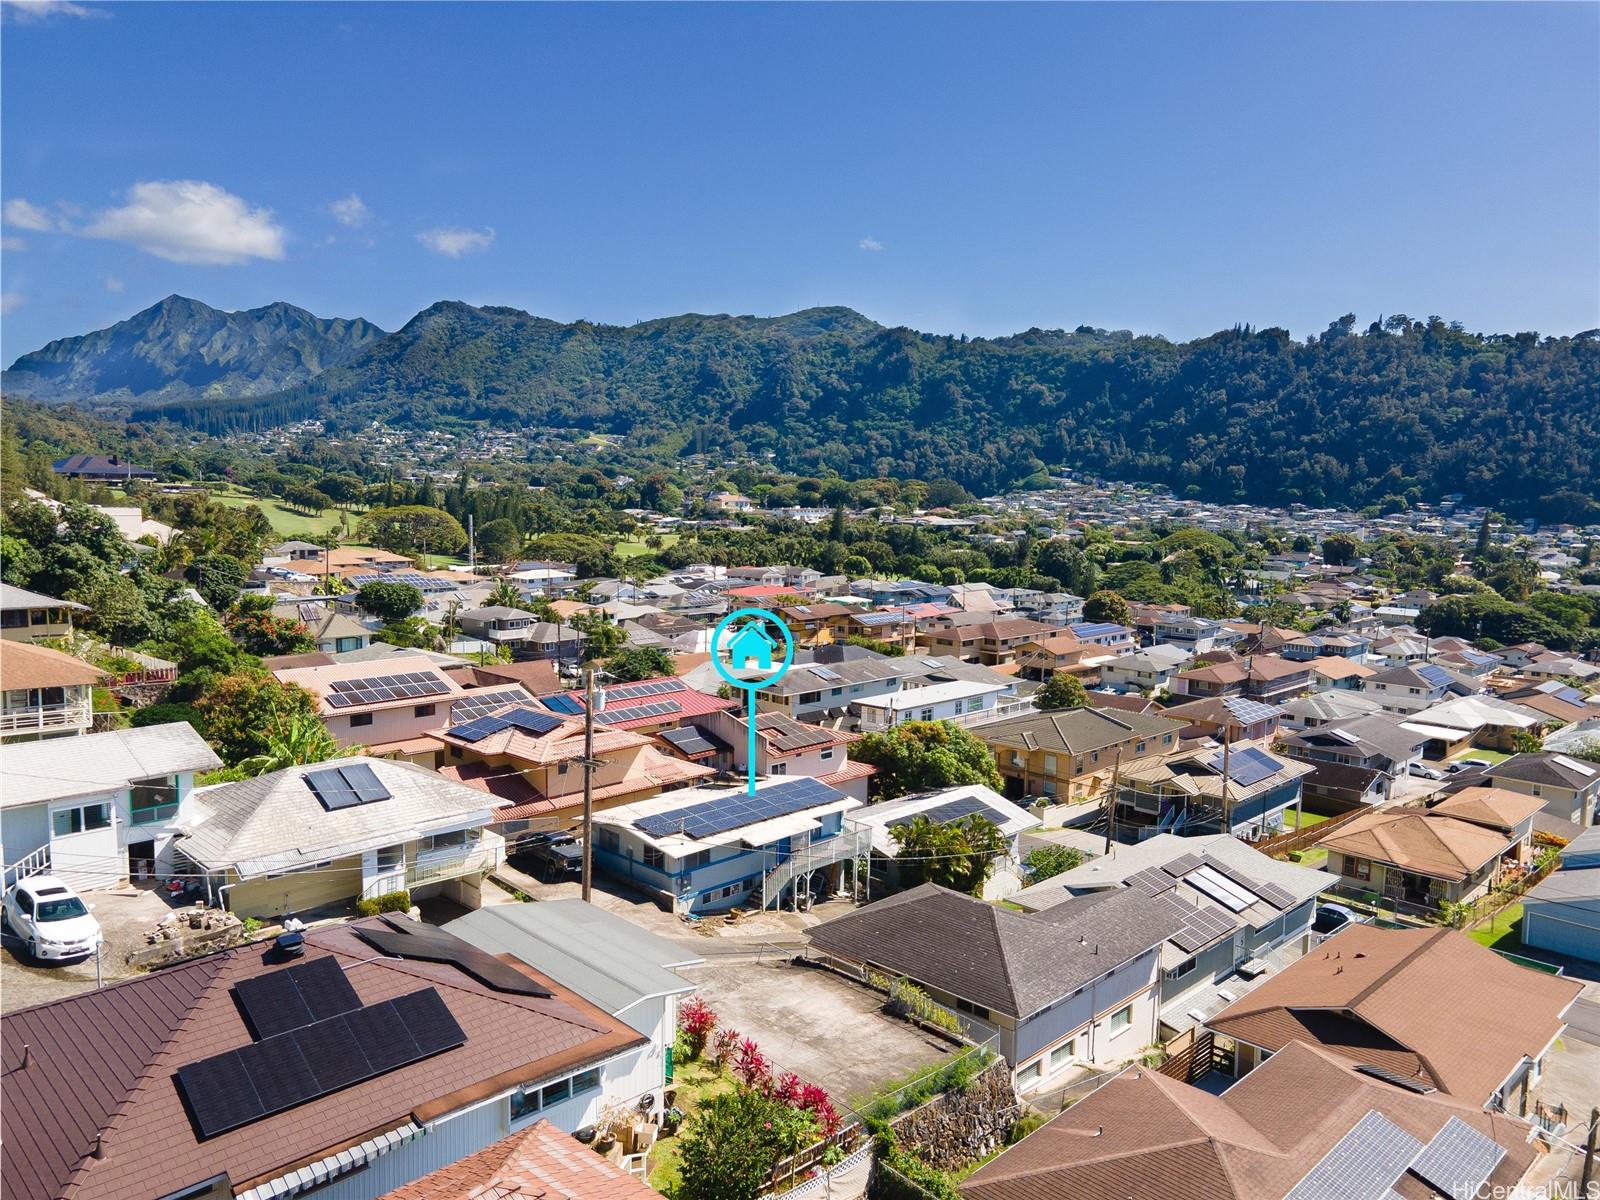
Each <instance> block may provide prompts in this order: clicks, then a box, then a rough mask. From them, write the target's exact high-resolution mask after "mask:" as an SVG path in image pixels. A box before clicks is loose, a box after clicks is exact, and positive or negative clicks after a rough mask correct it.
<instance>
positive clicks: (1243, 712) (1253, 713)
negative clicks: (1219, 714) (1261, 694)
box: [1222, 696, 1281, 725]
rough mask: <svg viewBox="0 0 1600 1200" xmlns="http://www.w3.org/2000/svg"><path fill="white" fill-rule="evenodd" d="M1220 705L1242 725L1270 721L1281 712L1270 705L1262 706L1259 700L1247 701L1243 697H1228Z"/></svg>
mask: <svg viewBox="0 0 1600 1200" xmlns="http://www.w3.org/2000/svg"><path fill="white" fill-rule="evenodd" d="M1222 703H1223V704H1224V705H1225V706H1226V707H1227V709H1228V711H1229V712H1230V713H1232V714H1233V715H1234V716H1235V717H1236V718H1238V720H1239V722H1240V723H1241V724H1244V725H1254V724H1256V723H1257V722H1260V721H1270V720H1272V718H1273V717H1276V716H1278V715H1279V713H1280V712H1281V710H1280V709H1278V708H1275V707H1274V706H1273V705H1271V704H1262V703H1261V702H1260V701H1259V700H1247V699H1245V698H1244V697H1243V696H1229V697H1227V698H1226V699H1224V700H1223V702H1222Z"/></svg>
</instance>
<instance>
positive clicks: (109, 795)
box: [0, 722, 222, 889]
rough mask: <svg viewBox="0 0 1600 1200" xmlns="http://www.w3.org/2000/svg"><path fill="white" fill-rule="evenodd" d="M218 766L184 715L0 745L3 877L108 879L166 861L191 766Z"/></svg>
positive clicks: (81, 884) (98, 884) (92, 884)
mask: <svg viewBox="0 0 1600 1200" xmlns="http://www.w3.org/2000/svg"><path fill="white" fill-rule="evenodd" d="M221 765H222V760H221V759H219V758H218V757H217V756H216V755H215V754H214V753H213V752H212V750H211V747H210V746H208V745H206V743H205V740H204V739H203V738H201V736H200V735H199V734H198V733H196V732H195V731H194V727H193V726H192V725H190V724H188V723H187V722H177V723H175V724H171V725H146V726H144V727H142V728H138V729H117V730H111V731H109V732H106V733H91V734H85V735H84V736H83V737H79V738H74V739H72V741H71V743H70V748H68V747H66V746H64V744H63V743H62V742H60V741H54V740H51V741H42V742H28V743H23V744H20V745H9V746H7V747H6V750H5V754H4V756H3V759H0V840H3V842H4V847H5V850H4V853H5V884H6V886H8V887H9V886H10V885H11V884H12V883H14V882H16V880H17V879H19V878H22V877H25V876H27V875H33V874H38V873H39V872H42V871H46V870H48V871H49V872H50V873H52V874H54V875H56V876H58V877H59V878H61V879H62V880H64V881H65V882H66V883H67V884H69V885H70V886H72V887H75V888H79V889H94V888H104V887H109V886H111V885H112V884H114V883H116V882H117V881H118V880H121V879H126V878H128V876H129V872H130V869H131V866H130V860H133V863H134V864H136V865H137V866H138V868H139V869H140V870H154V871H155V872H157V873H159V872H162V871H168V870H170V869H171V867H172V858H171V850H172V841H173V837H174V835H175V834H176V833H177V826H176V818H177V815H178V807H179V804H180V803H181V802H182V801H183V800H184V799H185V798H186V797H187V796H188V795H189V793H190V792H191V791H193V789H194V775H195V772H196V771H209V770H214V769H215V768H217V767H220V766H221Z"/></svg>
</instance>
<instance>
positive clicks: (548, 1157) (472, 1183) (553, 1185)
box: [380, 1121, 660, 1200]
mask: <svg viewBox="0 0 1600 1200" xmlns="http://www.w3.org/2000/svg"><path fill="white" fill-rule="evenodd" d="M513 1197H523V1198H524V1200H660V1193H659V1192H656V1191H653V1190H652V1189H650V1188H648V1187H646V1186H645V1185H644V1184H642V1183H640V1182H639V1181H638V1180H637V1179H635V1178H634V1177H633V1176H631V1175H629V1174H628V1173H627V1172H626V1171H624V1170H623V1169H622V1168H621V1167H618V1166H617V1165H616V1164H615V1163H613V1162H611V1161H610V1160H609V1159H606V1158H602V1157H601V1156H600V1155H598V1154H596V1153H595V1152H594V1151H593V1150H591V1149H590V1148H589V1147H588V1146H585V1145H584V1144H583V1143H582V1142H579V1141H575V1140H574V1139H573V1138H572V1137H571V1135H569V1134H565V1133H562V1132H561V1130H559V1129H557V1128H556V1127H555V1126H554V1125H552V1124H550V1122H548V1121H539V1122H536V1123H535V1124H533V1125H531V1126H529V1127H528V1128H527V1129H524V1130H521V1131H519V1132H517V1133H513V1134H511V1135H510V1136H509V1137H503V1138H501V1139H500V1140H499V1141H498V1142H495V1143H494V1144H493V1145H492V1146H486V1147H485V1148H484V1149H482V1150H480V1151H478V1152H477V1153H476V1154H469V1155H468V1156H467V1157H466V1158H463V1159H460V1160H458V1161H457V1162H453V1163H451V1164H450V1165H449V1166H447V1167H440V1168H439V1169H438V1170H437V1171H434V1172H432V1173H431V1174H428V1175H424V1176H423V1177H422V1178H421V1179H418V1180H415V1181H414V1182H412V1183H408V1184H406V1185H405V1186H404V1187H398V1188H395V1189H394V1191H392V1192H385V1193H384V1195H383V1196H382V1197H381V1198H380V1200H512V1198H513Z"/></svg>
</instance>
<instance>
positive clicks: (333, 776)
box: [305, 768, 361, 812]
mask: <svg viewBox="0 0 1600 1200" xmlns="http://www.w3.org/2000/svg"><path fill="white" fill-rule="evenodd" d="M305 781H306V786H307V787H309V788H310V789H311V793H312V795H314V796H316V798H317V799H318V800H319V801H321V803H322V807H323V808H325V809H327V810H328V811H329V812H338V811H339V810H340V809H343V808H354V807H355V806H356V805H358V804H360V803H361V799H360V797H358V796H357V795H356V791H355V789H354V788H353V787H351V786H350V785H349V784H348V783H346V782H345V778H344V776H343V775H341V774H340V773H339V771H338V769H337V768H330V769H328V770H325V771H307V772H306V774H305Z"/></svg>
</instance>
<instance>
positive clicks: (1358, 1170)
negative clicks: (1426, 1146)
mask: <svg viewBox="0 0 1600 1200" xmlns="http://www.w3.org/2000/svg"><path fill="white" fill-rule="evenodd" d="M1421 1149H1422V1143H1421V1142H1419V1141H1417V1139H1416V1138H1414V1137H1412V1136H1411V1135H1410V1134H1409V1133H1407V1132H1406V1131H1405V1130H1403V1129H1401V1128H1400V1127H1399V1126H1398V1125H1396V1124H1395V1123H1394V1122H1392V1121H1390V1120H1389V1119H1388V1118H1387V1117H1385V1116H1383V1115H1382V1114H1380V1113H1377V1112H1369V1113H1368V1114H1367V1115H1366V1116H1364V1117H1362V1118H1361V1120H1359V1121H1357V1122H1356V1124H1355V1126H1354V1127H1353V1128H1352V1129H1351V1130H1350V1132H1349V1133H1347V1134H1345V1135H1344V1137H1342V1138H1340V1139H1339V1141H1338V1144H1337V1145H1335V1146H1334V1147H1333V1149H1332V1150H1329V1151H1328V1152H1327V1153H1326V1154H1324V1155H1323V1156H1322V1161H1321V1162H1319V1163H1317V1165H1316V1166H1314V1167H1312V1168H1311V1170H1310V1171H1309V1172H1308V1173H1307V1174H1306V1176H1305V1178H1304V1179H1302V1180H1301V1181H1300V1182H1299V1183H1297V1184H1295V1186H1294V1188H1293V1190H1291V1191H1290V1192H1289V1194H1288V1196H1286V1197H1285V1198H1284V1200H1378V1198H1379V1197H1380V1196H1382V1195H1383V1194H1384V1193H1385V1192H1387V1191H1389V1189H1390V1188H1391V1187H1392V1186H1393V1185H1394V1183H1395V1181H1396V1180H1398V1179H1399V1178H1400V1174H1401V1172H1403V1171H1404V1170H1405V1169H1406V1167H1407V1166H1408V1165H1409V1164H1410V1162H1411V1160H1412V1159H1414V1158H1416V1156H1417V1153H1418V1151H1420V1150H1421Z"/></svg>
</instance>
